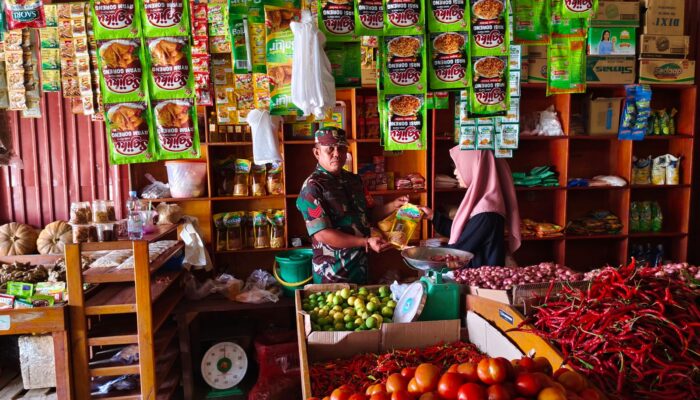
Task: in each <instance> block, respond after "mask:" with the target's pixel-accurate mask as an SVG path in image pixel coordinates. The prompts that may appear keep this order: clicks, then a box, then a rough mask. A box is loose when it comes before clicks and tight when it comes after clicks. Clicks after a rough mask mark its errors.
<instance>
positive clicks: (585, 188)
mask: <svg viewBox="0 0 700 400" xmlns="http://www.w3.org/2000/svg"><path fill="white" fill-rule="evenodd" d="M626 189H629V186H583V187H581V186H576V187H568V188H566V190H570V191H572V192H587V191H604V190H626Z"/></svg>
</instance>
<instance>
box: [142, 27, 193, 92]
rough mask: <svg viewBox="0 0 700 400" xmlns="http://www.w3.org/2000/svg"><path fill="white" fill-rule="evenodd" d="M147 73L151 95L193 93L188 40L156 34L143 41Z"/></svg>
mask: <svg viewBox="0 0 700 400" xmlns="http://www.w3.org/2000/svg"><path fill="white" fill-rule="evenodd" d="M146 43H147V46H148V57H147V59H148V70H149V71H150V73H149V74H148V75H149V77H150V79H149V82H148V83H149V84H148V88H149V90H150V94H151V97H152V98H153V99H157V100H162V99H179V98H187V97H190V96H192V95H194V74H193V71H192V67H191V65H190V64H191V62H192V56H191V55H190V44H189V41H188V39H187V38H184V37H159V38H151V39H147V41H146Z"/></svg>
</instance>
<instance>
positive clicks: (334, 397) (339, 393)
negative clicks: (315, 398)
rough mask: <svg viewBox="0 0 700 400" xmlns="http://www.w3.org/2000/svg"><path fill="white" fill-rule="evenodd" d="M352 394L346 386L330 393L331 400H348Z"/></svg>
mask: <svg viewBox="0 0 700 400" xmlns="http://www.w3.org/2000/svg"><path fill="white" fill-rule="evenodd" d="M352 394H353V391H352V389H350V387H349V386H347V385H343V386H341V387H339V388H337V389H335V390H334V391H333V392H332V393H331V400H349V399H350V396H352Z"/></svg>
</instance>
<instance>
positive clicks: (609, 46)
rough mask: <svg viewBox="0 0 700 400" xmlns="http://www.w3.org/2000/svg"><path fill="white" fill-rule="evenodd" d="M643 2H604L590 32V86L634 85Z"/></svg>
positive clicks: (592, 22) (587, 63)
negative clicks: (594, 84)
mask: <svg viewBox="0 0 700 400" xmlns="http://www.w3.org/2000/svg"><path fill="white" fill-rule="evenodd" d="M638 27H639V2H636V1H634V2H630V1H602V0H601V1H600V2H599V3H598V13H597V14H596V16H595V18H593V20H592V21H591V28H590V29H589V30H588V59H587V62H586V81H587V82H588V83H634V77H635V71H634V69H635V55H636V50H637V32H636V30H637V28H638Z"/></svg>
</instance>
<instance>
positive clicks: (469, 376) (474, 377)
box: [457, 362, 479, 383]
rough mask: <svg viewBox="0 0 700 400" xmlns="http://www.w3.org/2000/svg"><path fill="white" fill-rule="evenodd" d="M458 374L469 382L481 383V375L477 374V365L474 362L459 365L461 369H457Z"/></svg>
mask: <svg viewBox="0 0 700 400" xmlns="http://www.w3.org/2000/svg"><path fill="white" fill-rule="evenodd" d="M457 372H459V373H460V374H461V375H462V376H463V377H464V378H465V379H466V380H467V382H474V383H478V382H479V374H478V373H477V372H476V364H474V363H472V362H465V363H462V364H459V367H457Z"/></svg>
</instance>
